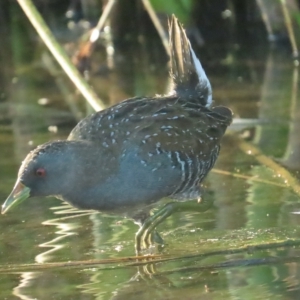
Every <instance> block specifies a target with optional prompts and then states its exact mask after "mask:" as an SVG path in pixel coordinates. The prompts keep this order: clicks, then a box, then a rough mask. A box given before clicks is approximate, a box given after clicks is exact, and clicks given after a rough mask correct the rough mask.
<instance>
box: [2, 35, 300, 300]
mask: <svg viewBox="0 0 300 300" xmlns="http://www.w3.org/2000/svg"><path fill="white" fill-rule="evenodd" d="M27 30H28V29H27ZM26 38H28V34H24V37H23V42H24V44H28V41H27V40H26ZM7 43H8V44H9V41H7ZM30 46H31V47H32V49H34V51H32V50H28V49H27V48H24V49H19V48H18V47H16V46H12V45H10V46H9V45H7V47H8V48H10V47H12V51H11V52H7V53H6V56H7V57H6V60H5V61H3V62H4V68H3V70H4V71H5V72H3V77H2V78H1V80H2V82H3V86H4V85H5V89H4V90H3V93H4V95H5V97H4V98H3V97H2V98H1V101H0V149H1V155H0V170H1V172H0V196H1V199H3V201H4V199H5V198H6V196H7V195H8V193H9V192H10V190H11V187H12V186H13V184H14V181H15V177H16V170H17V168H18V166H19V164H20V162H21V160H22V159H23V158H24V156H25V155H26V154H27V152H28V151H29V150H30V149H32V148H33V147H34V146H36V145H38V144H40V143H43V142H45V141H47V140H50V139H59V138H65V137H66V136H67V134H68V132H69V131H70V130H71V128H72V127H73V126H74V125H75V124H76V120H78V119H80V118H81V117H82V116H83V115H84V114H85V111H86V110H88V109H86V107H85V106H84V105H83V102H82V101H81V100H82V99H81V98H80V97H79V96H78V95H76V94H74V93H73V90H72V86H71V85H70V84H69V83H68V81H67V80H66V78H65V77H64V76H63V75H61V74H59V76H55V80H54V79H53V74H56V75H57V72H58V71H57V70H56V69H55V67H54V66H53V64H52V63H51V58H50V62H49V57H47V55H46V54H45V53H44V52H45V49H44V48H43V46H42V45H39V44H37V45H35V46H34V43H32V44H30ZM17 50H18V51H17ZM259 50H261V49H250V51H249V52H243V57H239V53H233V54H234V56H233V57H234V61H232V62H231V63H230V64H228V62H226V61H225V60H222V61H212V62H207V63H206V64H205V65H206V70H207V73H208V75H209V77H210V79H211V82H212V85H213V88H214V98H215V101H216V103H218V104H224V105H228V106H230V107H231V108H232V109H233V111H234V112H235V117H236V121H235V123H234V124H233V125H232V126H231V130H230V132H229V134H228V135H226V136H225V138H224V140H223V143H222V151H221V155H220V157H219V159H218V161H217V164H216V166H215V170H214V171H213V172H211V173H210V174H209V176H208V178H207V179H206V181H205V186H204V195H203V198H204V199H205V200H206V201H210V202H211V203H212V207H211V208H210V209H209V210H208V211H206V212H197V211H196V210H197V205H198V204H197V203H195V204H194V206H193V208H192V209H190V211H187V209H186V207H183V208H182V211H179V212H177V213H175V214H174V215H172V216H170V217H169V218H168V219H167V220H166V221H165V222H164V223H163V224H161V225H160V226H159V231H160V233H161V235H162V237H163V238H164V239H165V241H166V242H167V244H166V246H165V247H164V248H162V249H154V252H153V254H154V256H153V257H148V258H143V259H133V258H132V256H133V255H134V234H135V232H136V230H137V227H136V225H134V224H133V222H131V220H127V219H120V218H118V217H117V216H109V215H104V214H100V213H95V212H87V211H78V210H75V209H72V208H70V207H69V206H66V205H65V204H63V203H61V202H60V201H59V200H57V199H54V198H47V199H45V198H38V199H30V200H28V201H27V202H26V203H23V204H22V205H21V206H19V207H17V208H16V209H15V210H14V211H12V212H10V213H9V214H7V215H5V216H1V218H0V224H1V228H2V230H1V235H0V245H1V256H0V278H1V280H0V289H1V297H2V298H3V299H48V298H49V299H50V298H51V299H124V298H126V297H127V298H129V299H202V298H207V299H271V298H272V299H283V298H284V299H296V298H297V295H299V289H300V283H299V272H300V268H299V267H300V265H299V259H300V251H299V243H300V230H299V223H300V219H299V215H298V214H293V212H297V211H300V203H299V201H298V199H299V197H298V195H297V193H295V190H293V188H291V187H289V186H288V185H287V183H286V182H285V180H286V179H285V178H284V176H282V175H281V174H280V173H278V172H276V171H274V170H272V169H271V168H269V167H266V166H265V165H264V164H262V162H261V161H260V160H258V159H257V157H256V156H255V155H252V153H251V151H245V150H243V149H242V148H241V147H240V144H239V140H240V138H242V139H244V140H245V141H248V142H250V143H252V144H254V145H255V146H257V147H258V148H259V149H260V150H261V152H262V153H263V154H265V155H267V156H270V157H273V158H275V160H276V161H277V162H278V163H279V164H281V165H283V166H285V167H286V168H288V169H289V170H290V171H291V172H292V173H293V174H294V175H295V177H297V178H299V169H300V154H299V149H300V147H299V134H298V133H299V130H300V124H299V120H300V118H299V116H300V107H299V101H298V98H299V96H298V94H297V93H298V69H297V68H294V67H293V65H292V62H291V61H290V57H289V55H286V54H285V53H284V52H282V51H279V50H276V49H275V50H266V49H263V51H259ZM143 51H144V50H143ZM143 51H141V53H137V57H139V59H141V60H139V61H138V63H135V64H134V65H133V66H130V70H131V71H130V72H125V71H124V70H123V69H121V70H120V71H118V70H117V69H116V71H114V72H108V73H106V72H104V73H105V74H103V70H102V71H101V72H100V75H99V74H98V75H99V76H98V77H97V76H95V77H94V78H93V84H94V86H97V89H98V90H97V91H98V93H99V94H100V95H101V96H103V97H104V98H106V99H107V100H110V101H111V103H114V102H116V101H117V100H120V99H122V98H126V97H130V96H133V95H135V94H147V95H153V94H155V93H164V91H165V90H166V87H167V82H166V80H165V78H167V68H166V67H164V68H159V66H160V63H159V64H158V65H155V62H151V64H150V67H149V57H148V56H146V57H145V56H143V55H142V54H143V53H145V52H143ZM162 51H163V49H162ZM41 53H42V55H40V54H41ZM41 57H42V58H41ZM140 62H142V63H140ZM139 67H140V68H139ZM124 76H125V78H126V85H124V86H123V84H120V82H124V81H123V78H124ZM129 76H131V77H129ZM95 82H96V84H95ZM66 99H67V100H70V101H66V102H64V101H63V100H66ZM220 170H221V171H223V173H222V172H220ZM226 172H227V173H226ZM130 257H131V258H130ZM95 260H96V261H95Z"/></svg>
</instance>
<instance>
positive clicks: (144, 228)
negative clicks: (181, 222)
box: [135, 199, 213, 254]
mask: <svg viewBox="0 0 300 300" xmlns="http://www.w3.org/2000/svg"><path fill="white" fill-rule="evenodd" d="M212 205H213V201H210V200H208V201H207V200H206V201H205V200H203V199H198V201H197V202H195V201H186V202H170V203H167V204H166V205H165V206H164V207H162V208H161V209H160V210H158V211H157V212H156V213H154V214H153V215H151V216H149V217H148V218H146V219H145V220H144V221H143V222H142V225H141V227H140V229H139V231H138V232H137V234H136V238H135V241H136V244H135V248H136V252H137V254H139V253H140V251H141V250H142V249H146V248H148V247H149V246H150V245H151V244H152V243H153V242H156V243H158V244H163V243H164V242H163V239H162V238H161V237H160V235H159V234H158V232H157V231H156V230H155V228H156V227H157V226H158V225H159V224H160V223H162V222H163V221H164V220H165V219H166V218H167V217H169V216H170V215H171V214H172V213H174V212H176V211H197V212H204V211H206V210H208V209H209V208H210V207H211V206H212Z"/></svg>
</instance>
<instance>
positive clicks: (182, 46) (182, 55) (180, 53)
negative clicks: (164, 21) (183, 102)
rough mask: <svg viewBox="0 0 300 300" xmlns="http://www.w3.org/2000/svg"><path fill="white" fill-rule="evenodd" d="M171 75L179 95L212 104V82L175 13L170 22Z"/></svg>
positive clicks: (206, 104)
mask: <svg viewBox="0 0 300 300" xmlns="http://www.w3.org/2000/svg"><path fill="white" fill-rule="evenodd" d="M169 34H170V40H169V45H170V56H171V76H172V78H173V87H172V89H173V91H172V92H173V93H176V95H177V96H178V97H182V98H187V99H189V101H190V100H191V101H197V102H198V103H200V104H201V105H203V106H207V107H209V106H211V104H212V89H211V85H210V82H209V80H208V78H207V76H206V74H205V72H204V70H203V68H202V65H201V63H200V61H199V59H198V58H197V56H196V54H195V52H194V50H193V48H192V46H191V43H190V41H189V39H188V38H187V36H186V33H185V30H184V29H183V27H182V25H181V24H180V23H179V21H178V19H177V18H176V17H175V16H174V15H173V16H172V18H171V21H170V24H169Z"/></svg>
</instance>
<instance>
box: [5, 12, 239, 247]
mask: <svg viewBox="0 0 300 300" xmlns="http://www.w3.org/2000/svg"><path fill="white" fill-rule="evenodd" d="M169 47H170V53H169V54H170V69H171V70H170V79H171V80H172V86H171V88H170V91H169V92H168V93H167V94H166V95H163V96H154V97H134V98H130V99H127V100H124V101H122V102H120V103H118V104H116V105H113V106H111V107H109V108H107V109H104V110H102V111H98V112H95V113H93V114H91V115H89V116H87V117H86V118H84V119H83V120H81V121H80V122H79V123H78V124H77V125H76V126H75V128H74V129H73V130H72V131H71V133H70V134H69V136H68V138H67V139H66V140H57V141H50V142H47V143H45V144H42V145H40V146H38V147H37V148H35V149H34V150H32V151H31V152H30V153H29V154H28V155H27V157H26V158H25V159H24V161H23V162H22V164H21V166H20V169H19V172H18V176H17V181H16V184H15V186H14V188H13V190H12V192H11V194H10V195H9V196H8V198H7V199H6V201H5V202H4V204H3V205H2V214H4V213H6V212H7V211H8V210H9V209H11V208H12V207H13V206H16V205H17V204H19V203H20V202H22V201H24V200H25V199H27V198H31V197H47V196H54V197H56V198H59V199H61V200H63V201H66V202H68V203H69V204H71V205H72V206H74V207H77V208H80V209H91V210H96V211H99V212H103V213H112V214H116V215H118V214H119V215H121V216H125V217H130V218H132V219H133V220H134V221H135V222H136V223H137V224H138V225H139V226H140V229H139V230H138V232H137V233H136V241H135V247H136V251H137V253H139V252H140V251H141V250H143V249H145V248H148V247H150V246H151V245H152V244H153V243H154V242H158V243H162V242H163V241H162V239H161V237H160V236H159V234H158V233H157V232H156V227H157V225H158V224H160V223H161V222H162V221H163V220H164V219H165V218H166V217H168V216H169V215H170V214H171V213H172V209H171V208H172V206H170V205H169V206H168V204H167V205H166V206H165V207H164V208H163V209H161V210H160V211H158V212H157V213H156V214H153V215H150V213H149V211H150V209H151V208H152V207H153V205H156V203H157V202H158V201H159V200H161V199H163V198H168V199H173V200H174V201H188V200H195V199H198V200H200V199H201V186H200V184H201V182H202V181H203V179H204V178H205V177H206V175H207V174H208V172H209V171H210V170H211V169H212V167H213V166H214V164H215V161H216V159H217V157H218V155H219V151H220V142H221V139H222V137H223V135H224V134H225V131H226V129H227V127H228V126H229V125H230V124H231V122H232V117H233V113H232V111H231V110H230V109H229V108H227V107H225V106H215V107H213V101H212V87H211V84H210V81H209V79H208V77H207V76H206V73H205V71H204V69H203V67H202V65H201V63H200V61H199V59H198V58H197V56H196V54H195V52H194V50H193V48H192V46H191V43H190V41H189V39H188V38H187V35H186V32H185V30H184V28H183V26H182V25H181V23H180V22H179V21H178V19H177V18H176V17H175V16H174V15H172V17H171V18H170V21H169Z"/></svg>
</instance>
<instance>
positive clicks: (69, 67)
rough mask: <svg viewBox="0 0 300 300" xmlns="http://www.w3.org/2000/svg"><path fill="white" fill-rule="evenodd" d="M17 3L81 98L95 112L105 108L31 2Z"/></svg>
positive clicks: (19, 0) (22, 0) (24, 0)
mask: <svg viewBox="0 0 300 300" xmlns="http://www.w3.org/2000/svg"><path fill="white" fill-rule="evenodd" d="M18 3H19V4H20V6H21V7H22V9H23V11H24V12H25V14H26V15H27V17H28V19H29V20H30V22H31V24H32V25H33V27H34V28H35V29H36V31H37V32H38V34H39V36H40V37H41V39H42V40H43V41H44V43H45V44H46V46H47V47H48V49H49V50H50V51H51V53H52V54H53V56H54V57H55V59H56V60H57V61H58V63H59V64H60V65H61V67H62V68H63V70H64V71H65V72H66V73H67V75H68V76H69V78H70V79H71V80H72V81H73V83H74V84H75V86H76V87H77V89H78V90H79V91H80V92H81V94H82V95H83V97H84V98H85V99H86V100H87V101H88V102H89V104H90V105H91V106H92V107H93V108H94V109H95V110H96V111H98V110H101V109H103V108H104V107H105V106H104V104H103V103H102V101H101V100H100V99H99V98H98V96H97V95H96V94H95V92H94V91H93V90H92V89H91V87H90V86H89V85H88V84H87V82H86V81H85V80H84V79H83V78H82V76H81V75H80V73H79V72H78V70H77V69H76V68H75V66H74V65H73V63H72V62H71V60H70V59H69V57H68V56H67V54H66V53H65V51H64V50H63V49H62V47H61V46H60V45H59V43H58V42H57V41H56V39H55V37H54V36H53V35H52V33H51V31H50V29H49V28H48V26H47V24H46V23H45V22H44V20H43V18H42V16H41V15H40V13H39V12H38V11H37V9H36V8H35V6H34V4H33V3H32V1H31V0H18Z"/></svg>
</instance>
